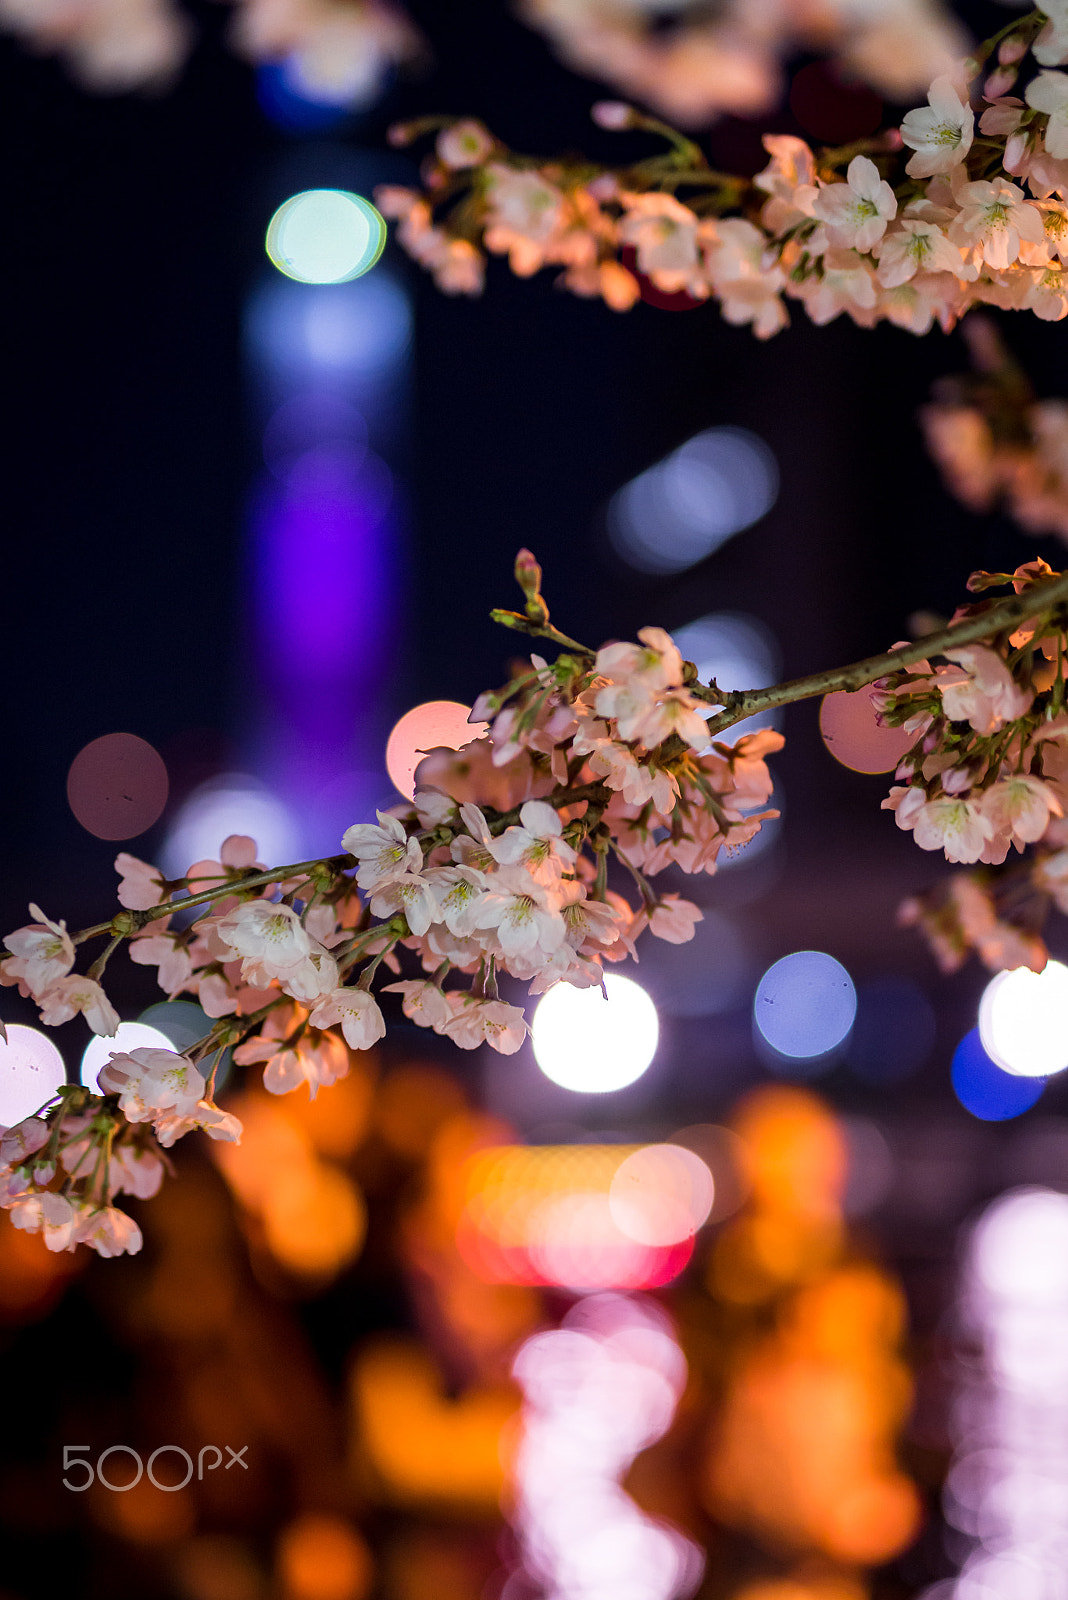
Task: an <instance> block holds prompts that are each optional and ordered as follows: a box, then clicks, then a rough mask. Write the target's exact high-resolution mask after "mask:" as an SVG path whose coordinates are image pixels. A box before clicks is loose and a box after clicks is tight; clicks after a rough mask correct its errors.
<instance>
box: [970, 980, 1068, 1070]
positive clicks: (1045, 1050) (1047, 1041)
mask: <svg viewBox="0 0 1068 1600" xmlns="http://www.w3.org/2000/svg"><path fill="white" fill-rule="evenodd" d="M979 1037H980V1039H981V1040H982V1043H983V1049H984V1050H985V1051H986V1053H987V1055H988V1056H989V1057H990V1059H991V1060H992V1061H994V1062H996V1063H997V1065H998V1066H999V1067H1001V1068H1002V1069H1003V1070H1004V1071H1005V1072H1012V1073H1014V1074H1015V1075H1016V1076H1017V1077H1019V1078H1048V1077H1051V1076H1052V1074H1053V1073H1055V1072H1063V1071H1064V1069H1065V1067H1068V967H1065V966H1063V965H1062V964H1061V962H1059V961H1047V962H1046V965H1045V967H1044V969H1043V970H1042V971H1041V972H1031V971H1030V970H1029V968H1027V967H1017V968H1016V970H1015V971H1014V972H999V973H997V974H996V975H995V976H994V977H993V978H991V980H990V982H989V983H988V984H987V986H986V988H985V989H984V991H983V998H982V1000H981V1001H980V1003H979Z"/></svg>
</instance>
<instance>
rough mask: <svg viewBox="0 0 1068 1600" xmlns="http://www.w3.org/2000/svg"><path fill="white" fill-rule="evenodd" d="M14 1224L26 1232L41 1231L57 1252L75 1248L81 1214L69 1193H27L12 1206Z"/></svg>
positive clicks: (48, 1246)
mask: <svg viewBox="0 0 1068 1600" xmlns="http://www.w3.org/2000/svg"><path fill="white" fill-rule="evenodd" d="M9 1210H10V1213H11V1222H12V1226H13V1227H16V1228H21V1229H22V1231H23V1232H24V1233H40V1234H41V1235H42V1236H43V1238H44V1242H45V1247H46V1248H47V1249H49V1250H51V1251H53V1252H56V1251H59V1250H73V1249H74V1246H75V1243H76V1242H77V1241H76V1239H75V1229H76V1228H77V1226H78V1221H79V1217H78V1213H77V1211H75V1209H74V1207H73V1206H72V1205H71V1203H70V1201H69V1200H68V1199H67V1198H66V1196H65V1195H61V1194H51V1193H48V1192H45V1193H43V1194H25V1195H21V1196H20V1197H19V1198H18V1199H17V1200H15V1201H13V1203H12V1204H11V1206H10V1207H9Z"/></svg>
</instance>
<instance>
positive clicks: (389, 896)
mask: <svg viewBox="0 0 1068 1600" xmlns="http://www.w3.org/2000/svg"><path fill="white" fill-rule="evenodd" d="M371 911H372V913H373V914H374V915H375V916H376V917H393V916H396V915H397V913H398V912H400V913H401V915H403V917H404V918H405V920H406V922H407V924H408V927H409V929H410V930H411V932H412V933H414V934H417V935H418V934H423V933H425V932H426V930H427V929H428V928H429V926H430V924H431V923H432V922H437V921H439V920H440V915H441V908H440V907H439V905H438V900H437V896H436V895H435V893H434V887H433V884H432V883H431V881H430V879H429V878H428V877H426V876H422V875H418V874H416V873H414V872H413V873H408V874H406V875H405V876H404V877H398V878H391V879H390V880H389V881H388V882H387V883H383V884H380V885H379V887H378V889H377V890H376V891H375V893H374V894H373V895H372V896H371Z"/></svg>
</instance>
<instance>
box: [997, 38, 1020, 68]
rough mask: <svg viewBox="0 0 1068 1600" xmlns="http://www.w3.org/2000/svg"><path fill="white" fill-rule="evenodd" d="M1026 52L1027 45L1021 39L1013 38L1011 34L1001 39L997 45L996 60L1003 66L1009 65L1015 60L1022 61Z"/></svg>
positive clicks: (1013, 63)
mask: <svg viewBox="0 0 1068 1600" xmlns="http://www.w3.org/2000/svg"><path fill="white" fill-rule="evenodd" d="M1026 54H1027V45H1026V43H1025V41H1024V40H1023V39H1020V38H1014V37H1013V36H1012V35H1011V34H1010V35H1009V37H1008V38H1007V39H1002V41H1001V43H1000V44H999V45H998V61H999V62H1000V63H1001V65H1002V66H1003V67H1011V66H1013V65H1015V63H1016V62H1017V61H1022V60H1023V58H1024V56H1025V55H1026Z"/></svg>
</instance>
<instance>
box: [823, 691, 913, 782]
mask: <svg viewBox="0 0 1068 1600" xmlns="http://www.w3.org/2000/svg"><path fill="white" fill-rule="evenodd" d="M820 733H821V734H822V735H823V742H824V744H825V745H826V746H827V749H828V750H829V751H830V752H831V755H832V756H833V757H834V759H835V760H836V761H840V762H841V763H842V766H843V767H851V768H852V770H853V771H854V772H893V770H894V768H895V767H896V766H897V764H898V762H899V761H900V760H901V759H902V757H903V756H904V755H905V754H906V753H907V752H908V751H909V750H911V749H912V746H913V745H914V744H915V743H916V735H915V734H914V733H906V732H905V731H904V729H902V728H884V727H882V726H881V725H880V724H879V723H878V722H877V721H876V720H875V707H874V706H873V705H872V703H871V693H870V691H869V690H868V689H857V690H856V691H855V692H854V693H852V694H850V693H849V692H848V691H847V690H845V689H841V690H839V691H838V692H837V693H836V694H827V695H824V697H823V700H822V702H821V704H820Z"/></svg>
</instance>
